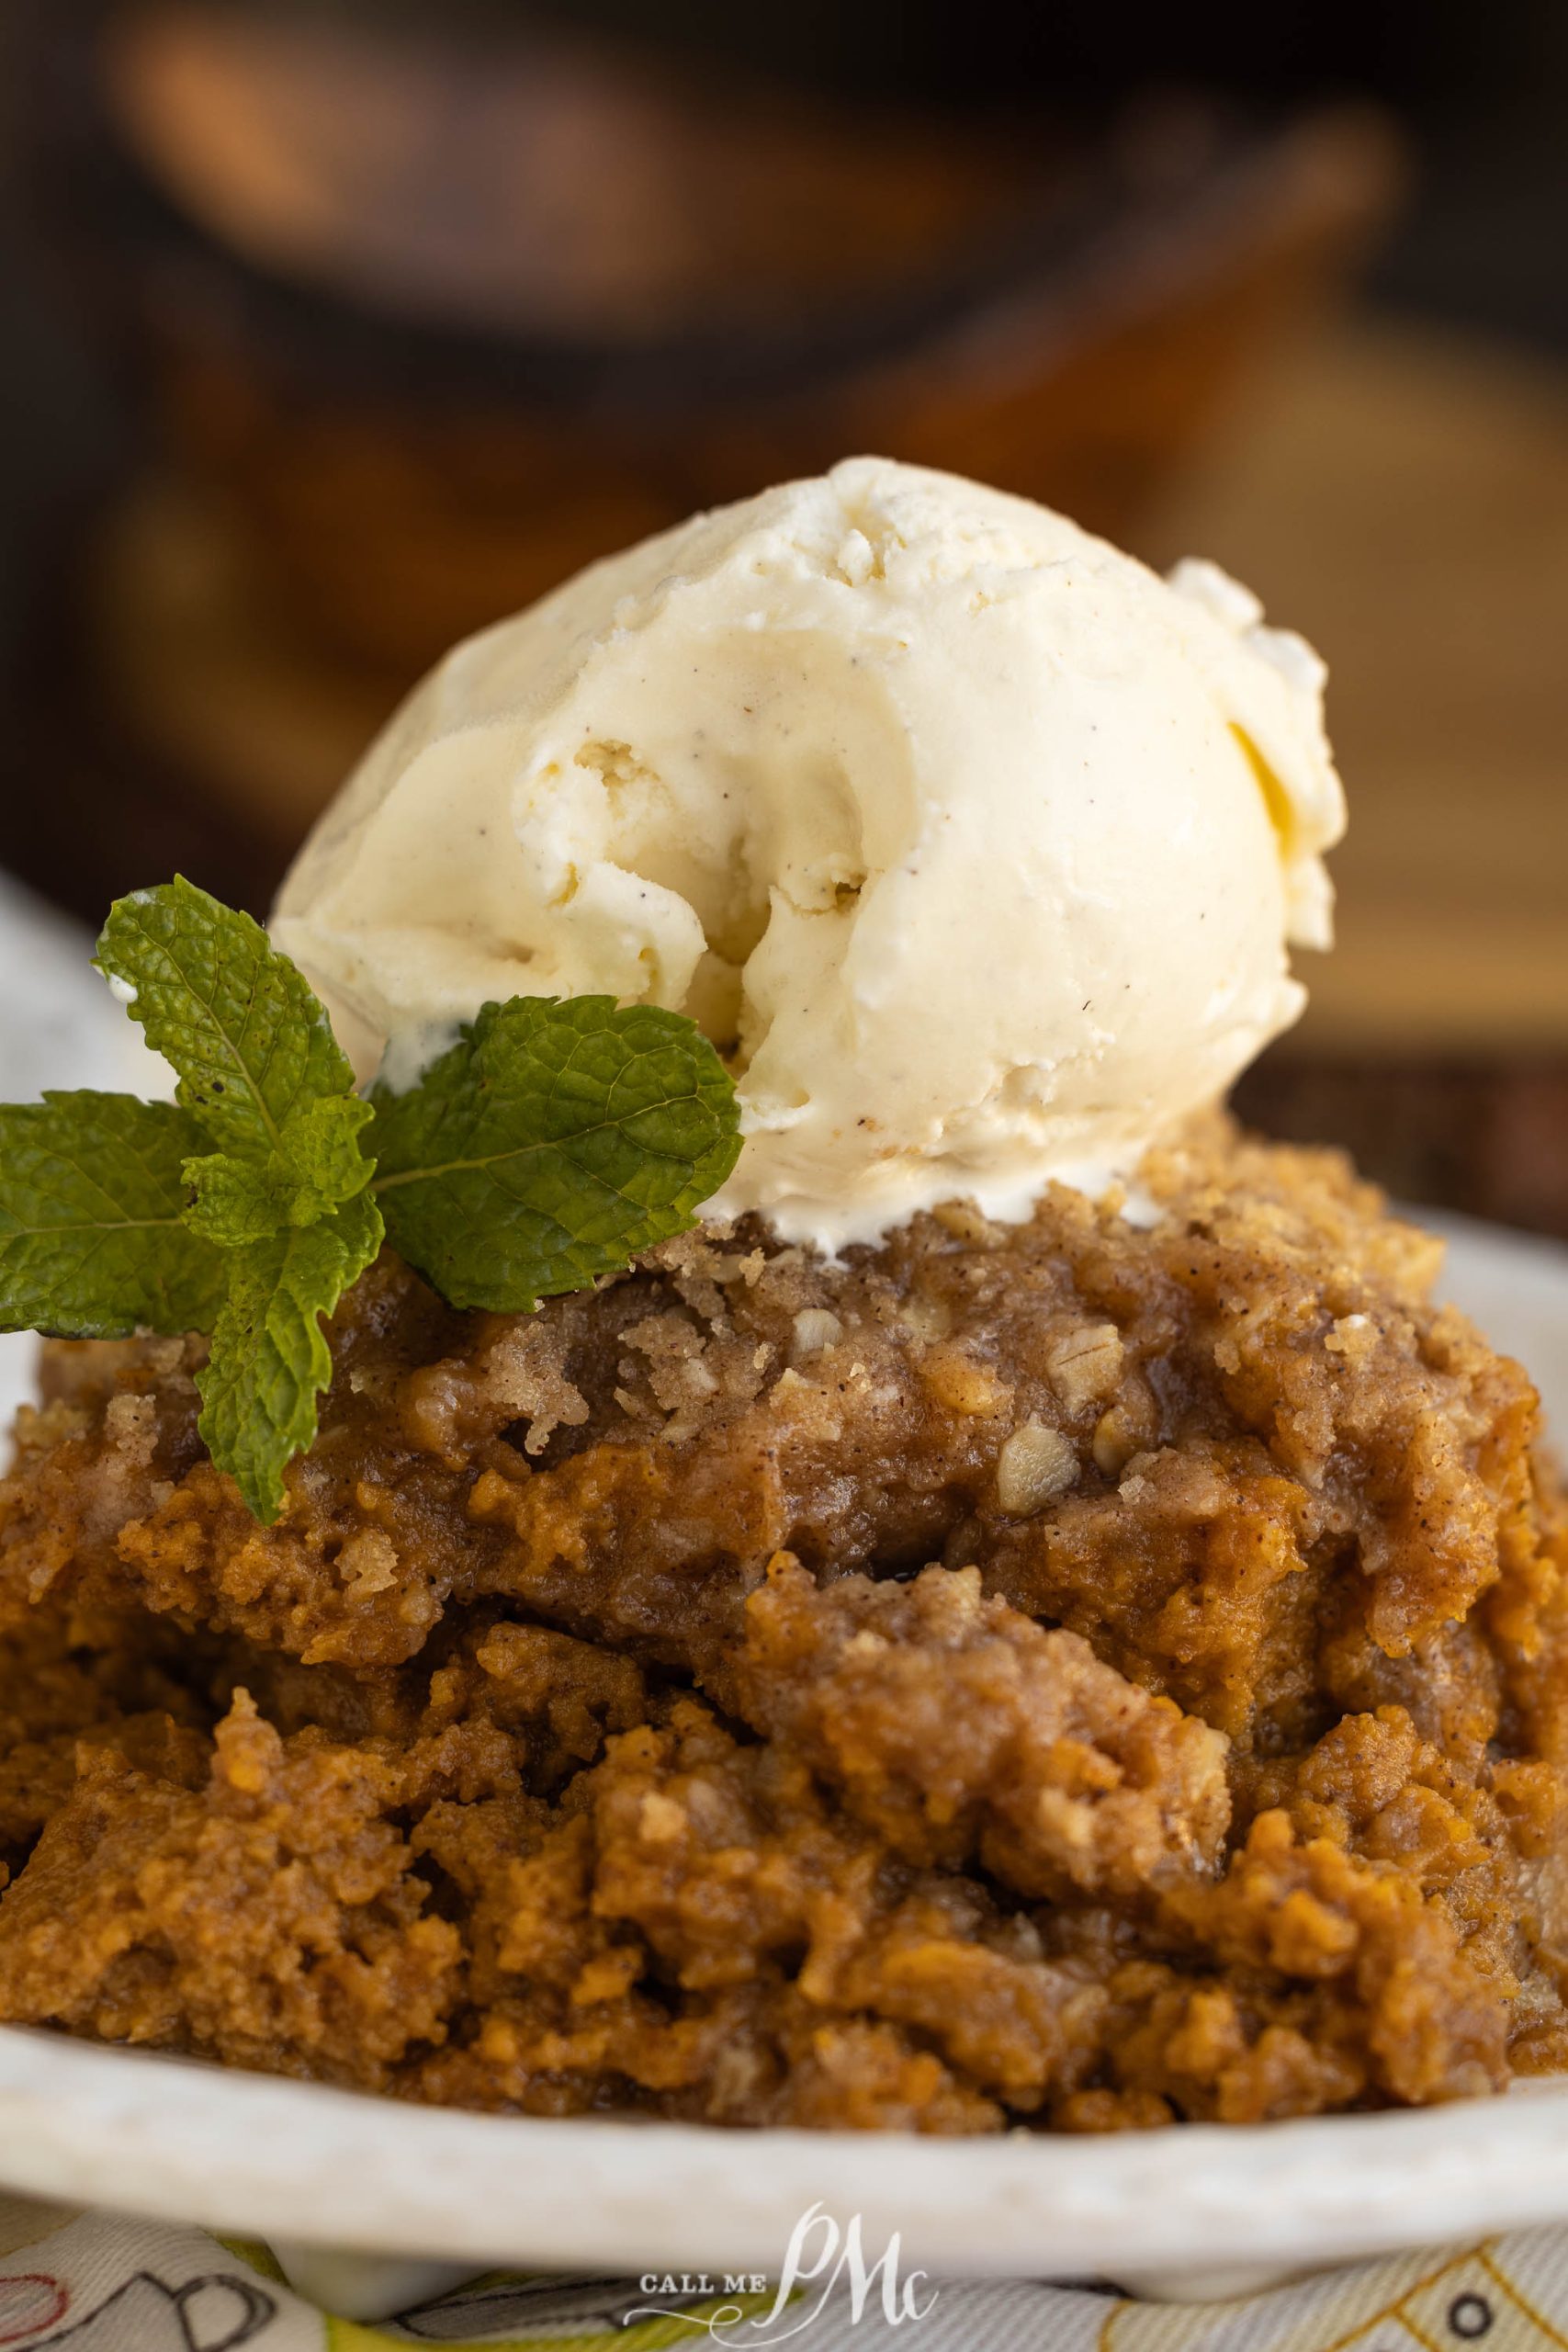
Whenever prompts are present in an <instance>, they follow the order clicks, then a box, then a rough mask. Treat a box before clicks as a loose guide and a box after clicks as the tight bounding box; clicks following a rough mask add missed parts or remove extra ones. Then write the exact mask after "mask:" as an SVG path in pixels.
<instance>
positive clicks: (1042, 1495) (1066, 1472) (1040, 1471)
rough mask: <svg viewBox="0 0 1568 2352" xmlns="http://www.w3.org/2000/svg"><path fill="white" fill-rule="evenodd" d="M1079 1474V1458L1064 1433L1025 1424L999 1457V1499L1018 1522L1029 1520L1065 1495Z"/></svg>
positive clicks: (1037, 1423)
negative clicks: (1035, 1513)
mask: <svg viewBox="0 0 1568 2352" xmlns="http://www.w3.org/2000/svg"><path fill="white" fill-rule="evenodd" d="M1077 1475H1078V1457H1077V1454H1076V1453H1074V1451H1073V1448H1072V1446H1071V1445H1070V1443H1069V1442H1068V1441H1067V1440H1066V1438H1065V1437H1064V1436H1063V1435H1062V1432H1061V1430H1054V1429H1052V1428H1051V1427H1050V1425H1049V1424H1048V1423H1047V1422H1045V1421H1025V1422H1024V1424H1023V1427H1022V1428H1021V1429H1017V1430H1014V1431H1013V1433H1012V1435H1011V1437H1010V1438H1009V1440H1008V1442H1007V1443H1006V1444H1005V1445H1004V1446H1003V1448H1002V1450H1001V1453H1000V1454H999V1455H998V1458H997V1500H998V1503H999V1504H1000V1505H1001V1507H1002V1509H1003V1510H1005V1511H1007V1512H1009V1513H1010V1515H1011V1516H1012V1517H1013V1518H1014V1519H1028V1518H1031V1517H1032V1514H1033V1513H1034V1512H1035V1511H1037V1510H1043V1509H1044V1507H1045V1505H1046V1504H1047V1503H1048V1502H1054V1501H1055V1498H1056V1497H1057V1496H1058V1495H1065V1494H1066V1491H1067V1489H1068V1487H1071V1486H1073V1485H1074V1484H1075V1483H1076V1482H1077Z"/></svg>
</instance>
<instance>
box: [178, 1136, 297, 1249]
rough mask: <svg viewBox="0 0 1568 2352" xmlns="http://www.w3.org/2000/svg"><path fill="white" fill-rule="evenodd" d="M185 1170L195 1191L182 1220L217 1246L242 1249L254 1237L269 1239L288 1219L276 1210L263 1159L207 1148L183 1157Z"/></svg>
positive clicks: (192, 1191)
mask: <svg viewBox="0 0 1568 2352" xmlns="http://www.w3.org/2000/svg"><path fill="white" fill-rule="evenodd" d="M184 1173H185V1180H186V1185H187V1186H188V1187H189V1190H190V1193H191V1194H192V1196H193V1197H192V1198H191V1199H190V1201H189V1204H188V1205H187V1207H186V1213H185V1219H186V1225H188V1226H189V1227H190V1229H191V1231H192V1232H193V1233H199V1234H200V1235H201V1236H202V1238H203V1239H204V1240H207V1241H210V1242H211V1243H213V1244H214V1246H215V1247H216V1248H218V1249H220V1250H243V1249H245V1248H247V1247H248V1246H249V1244H250V1243H251V1242H253V1241H266V1240H269V1239H270V1238H271V1237H272V1236H273V1235H274V1234H275V1233H279V1232H281V1231H282V1229H283V1227H285V1226H286V1225H287V1224H288V1218H287V1217H285V1216H281V1215H280V1214H279V1210H278V1198H277V1189H276V1185H275V1184H274V1183H273V1182H272V1179H271V1176H270V1173H269V1171H268V1168H267V1163H266V1161H265V1160H262V1161H260V1162H259V1163H258V1162H257V1161H255V1160H254V1159H240V1158H239V1157H238V1156H237V1155H236V1154H235V1153H234V1152H231V1151H213V1152H207V1153H204V1154H202V1155H201V1157H200V1158H197V1159H187V1160H186V1164H185V1171H184Z"/></svg>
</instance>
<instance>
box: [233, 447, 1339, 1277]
mask: <svg viewBox="0 0 1568 2352" xmlns="http://www.w3.org/2000/svg"><path fill="white" fill-rule="evenodd" d="M1322 688H1323V669H1322V665H1321V663H1320V662H1318V660H1317V658H1316V656H1315V655H1314V653H1313V652H1312V651H1311V650H1310V648H1309V647H1307V646H1306V645H1305V644H1304V643H1303V641H1302V639H1299V638H1297V637H1294V636H1292V635H1290V634H1288V633H1285V632H1281V631H1277V630H1273V629H1267V628H1263V627H1262V626H1261V613H1260V609H1259V606H1258V603H1257V601H1256V599H1255V598H1254V597H1252V596H1251V595H1250V594H1248V593H1247V591H1246V590H1245V589H1243V588H1241V587H1238V586H1237V585H1236V584H1235V582H1232V581H1230V580H1228V579H1226V577H1225V575H1224V573H1223V572H1221V571H1218V570H1217V569H1216V568H1215V567H1213V565H1210V564H1203V563H1186V564H1182V565H1179V567H1178V568H1177V570H1176V571H1175V572H1174V573H1173V574H1172V575H1171V577H1170V578H1169V580H1168V581H1166V580H1161V579H1159V578H1158V577H1156V574H1154V573H1153V572H1151V571H1147V570H1145V567H1144V566H1143V565H1142V564H1140V563H1137V562H1135V561H1134V560H1133V559H1132V558H1131V557H1128V556H1125V555H1122V554H1120V553H1118V552H1117V550H1116V549H1114V548H1111V547H1108V546H1107V545H1106V544H1105V543H1104V542H1103V541H1101V540H1099V539H1095V538H1092V537H1089V535H1088V534H1087V533H1086V532H1084V531H1081V530H1079V529H1078V528H1077V526H1076V525H1074V524H1072V523H1070V522H1068V521H1066V519H1065V518H1064V517H1063V516H1061V515H1055V514H1053V513H1051V512H1049V511H1048V510H1047V509H1046V508H1044V507H1042V506H1038V505H1035V504H1033V503H1031V502H1030V501H1028V500H1026V499H1022V498H1016V497H1011V496H1008V495H1005V494H1004V493H1002V492H998V491H994V490H989V489H986V488H983V487H982V486H980V485H979V484H977V483H975V482H970V481H961V480H959V479H958V478H956V477H954V476H952V475H946V474H939V473H932V472H928V471H925V470H923V469H919V468H916V467H910V466H904V465H896V464H893V463H890V462H887V461H886V460H883V459H879V458H852V459H850V460H848V461H847V462H845V463H844V464H842V465H839V466H836V467H835V468H834V469H833V470H832V471H831V472H830V473H829V474H826V475H824V476H822V477H820V478H819V479H817V480H813V481H798V482H791V483H788V484H785V485H784V487H783V488H781V489H777V490H771V491H767V492H763V493H762V495H761V496H760V497H757V498H753V499H750V500H747V501H745V502H744V503H741V504H739V505H734V506H728V507H724V508H721V509H719V510H718V511H716V512H715V513H713V514H708V515H698V516H696V517H695V518H694V520H693V521H691V522H689V523H687V524H684V525H682V526H681V527H680V528H678V529H676V530H672V531H669V532H666V533H665V534H663V535H662V536H661V537H658V538H654V539H649V540H648V541H646V542H645V543H644V544H643V545H641V546H640V547H636V548H631V549H629V550H628V551H627V552H626V553H625V554H623V555H619V556H614V557H611V558H609V559H608V560H605V561H604V562H601V563H598V564H595V565H593V566H592V567H591V568H590V569H589V570H588V571H584V572H582V573H581V574H580V575H579V576H578V577H577V578H576V579H574V580H570V581H569V582H567V583H566V584H565V585H564V586H563V587H561V588H559V589H558V590H557V591H556V592H555V594H552V595H550V596H547V597H546V598H545V599H544V600H543V601H542V602H541V603H539V604H537V605H534V606H533V607H532V608H531V609H530V610H529V611H527V612H525V613H522V614H520V615H518V616H517V617H516V618H514V619H513V620H508V621H503V622H502V623H501V624H500V626H499V627H497V628H492V629H490V630H487V631H486V632H485V633H484V634H483V635H481V636H479V637H476V638H472V639H469V640H468V642H467V643H466V644H463V645H460V646H458V647H457V649H456V650H455V651H453V652H452V653H450V654H449V655H448V656H447V657H446V660H445V661H444V662H442V663H441V664H440V665H439V667H438V668H437V669H436V670H435V671H434V673H432V674H431V675H430V676H429V677H428V678H427V679H426V680H425V681H424V683H423V685H421V686H420V687H419V688H418V689H417V690H416V691H415V693H414V694H413V695H412V697H411V698H410V700H409V701H408V702H407V703H406V704H405V705H404V707H403V708H402V710H401V711H400V713H399V714H398V716H397V717H396V718H394V719H393V721H392V722H391V724H390V725H389V728H388V729H387V730H386V731H385V733H384V734H383V735H382V736H381V737H380V739H379V740H378V742H377V743H376V744H375V745H374V746H373V747H372V749H371V751H370V752H369V753H368V754H367V758H366V759H365V761H364V763H363V764H362V765H361V766H360V768H359V770H358V771H357V773H356V774H355V775H354V776H353V777H352V778H351V779H350V781H349V783H348V784H347V785H346V786H345V787H344V790H343V792H342V793H341V794H340V796H339V797H338V798H337V800H336V801H335V802H334V804H333V807H332V808H331V809H329V810H328V811H327V813H326V815H325V816H324V817H323V818H322V819H321V822H320V824H319V825H318V826H317V828H316V830H315V831H314V833H313V834H312V835H311V837H310V841H309V842H307V844H306V846H305V848H304V850H303V851H302V852H301V854H300V855H299V860H298V861H297V863H296V865H295V866H294V869H293V871H292V873H291V874H290V875H289V876H288V881H287V882H286V884H285V886H284V888H283V891H282V894H281V897H280V899H279V901H278V906H277V910H276V917H275V921H274V926H273V928H274V933H275V936H276V940H277V942H278V944H279V945H280V946H282V947H283V948H285V949H286V950H287V951H288V954H289V955H290V956H293V957H294V958H295V959H296V961H297V962H298V963H299V965H301V966H302V967H303V968H304V970H305V971H306V972H307V973H308V974H309V976H310V978H311V980H312V981H313V982H314V984H315V985H316V987H317V988H318V989H320V990H321V994H322V995H323V997H324V998H325V1000H326V1001H327V1002H328V1004H329V1007H330V1009H331V1010H332V1012H333V1017H334V1020H335V1021H336V1022H337V1023H338V1026H339V1033H340V1035H342V1036H343V1037H344V1043H345V1044H346V1045H347V1046H348V1047H349V1049H350V1051H351V1052H352V1053H354V1054H355V1058H356V1060H357V1061H358V1063H359V1065H360V1067H361V1072H362V1075H363V1074H367V1073H368V1071H369V1070H371V1069H374V1068H375V1067H376V1065H377V1062H378V1059H379V1058H380V1057H381V1054H382V1051H383V1048H385V1049H386V1053H387V1064H386V1067H387V1071H388V1075H389V1078H390V1080H391V1082H392V1083H394V1084H397V1083H399V1082H400V1080H401V1079H406V1078H410V1077H412V1075H413V1074H414V1073H415V1072H416V1071H417V1069H419V1067H420V1066H421V1065H422V1064H423V1061H425V1060H427V1059H428V1058H429V1057H431V1055H432V1054H434V1052H436V1051H438V1050H439V1049H440V1048H441V1047H442V1046H445V1045H446V1044H447V1043H449V1042H450V1040H451V1038H452V1035H453V1034H454V1032H455V1029H456V1027H457V1023H460V1022H461V1021H463V1020H465V1019H468V1018H470V1017H471V1016H472V1015H473V1013H474V1012H477V1010H478V1009H479V1006H480V1005H481V1004H483V1003H484V1002H485V1001H487V1000H489V999H492V998H494V999H504V998H507V997H511V996H517V995H550V996H580V995H587V994H609V995H613V996H615V997H616V998H618V999H619V1000H620V1001H622V1002H624V1003H636V1002H649V1003H653V1004H659V1005H663V1006H667V1007H670V1008H671V1009H674V1010H678V1011H682V1012H688V1013H690V1014H692V1015H693V1016H694V1018H695V1019H696V1020H697V1021H698V1022H700V1023H701V1024H702V1026H703V1028H704V1029H705V1031H706V1033H707V1035H709V1036H710V1037H711V1038H713V1040H714V1041H715V1043H716V1044H717V1045H718V1046H720V1047H721V1048H722V1049H723V1050H724V1051H725V1052H726V1053H727V1054H728V1056H729V1057H731V1066H732V1068H733V1070H734V1073H735V1076H736V1079H737V1083H738V1088H739V1098H740V1104H741V1116H742V1131H743V1134H744V1136H745V1144H744V1148H743V1149H742V1152H741V1155H740V1159H739V1164H738V1166H737V1168H736V1170H735V1173H734V1175H733V1177H732V1178H731V1180H730V1182H729V1183H728V1185H727V1186H726V1188H725V1190H724V1192H723V1193H721V1194H720V1195H719V1196H718V1198H717V1199H716V1201H715V1202H714V1203H713V1204H712V1208H713V1211H714V1213H715V1214H718V1215H734V1214H738V1213H739V1212H741V1211H743V1210H749V1209H755V1210H759V1211H761V1213H762V1214H763V1215H764V1216H767V1217H768V1218H769V1219H770V1220H771V1222H772V1223H773V1226H774V1227H775V1228H776V1229H777V1230H779V1231H780V1232H781V1233H782V1234H783V1235H784V1237H785V1238H788V1239H792V1240H809V1241H813V1242H816V1243H818V1245H820V1246H821V1247H823V1248H825V1249H829V1250H833V1249H839V1248H841V1247H843V1246H844V1245H845V1244H847V1243H849V1242H852V1241H861V1240H872V1239H874V1238H878V1237H879V1236H880V1235H882V1234H883V1233H885V1232H886V1230H887V1229H888V1228H889V1227H891V1226H893V1225H895V1224H897V1223H899V1222H900V1221H902V1220H903V1219H905V1218H906V1217H908V1216H910V1215H912V1214H913V1213H914V1212H915V1211H916V1210H918V1209H920V1208H925V1207H930V1206H931V1205H932V1204H934V1203H936V1202H938V1201H941V1200H944V1199H949V1198H952V1197H953V1196H955V1195H959V1196H966V1197H969V1198H972V1199H975V1200H976V1201H978V1203H979V1204H980V1205H981V1206H982V1207H983V1208H984V1209H986V1210H987V1212H988V1213H989V1214H991V1215H993V1216H1000V1217H1016V1216H1022V1215H1023V1214H1025V1213H1026V1212H1027V1209H1028V1207H1029V1204H1031V1202H1032V1200H1033V1199H1034V1198H1035V1197H1036V1196H1037V1195H1038V1193H1039V1192H1040V1191H1041V1189H1042V1187H1043V1184H1044V1183H1045V1182H1047V1181H1048V1180H1049V1179H1051V1178H1053V1177H1057V1178H1062V1179H1065V1180H1066V1181H1068V1182H1077V1183H1083V1184H1086V1185H1094V1184H1097V1183H1100V1182H1103V1181H1104V1180H1105V1179H1106V1178H1107V1177H1109V1176H1110V1175H1111V1174H1115V1173H1120V1172H1123V1171H1127V1170H1131V1169H1132V1168H1133V1167H1134V1165H1135V1163H1136V1161H1137V1159H1138V1158H1139V1157H1140V1155H1141V1153H1142V1152H1143V1150H1144V1149H1145V1148H1146V1146H1147V1145H1148V1144H1149V1143H1150V1142H1152V1141H1154V1140H1156V1138H1157V1137H1158V1136H1160V1135H1162V1134H1163V1133H1165V1132H1167V1131H1168V1130H1169V1129H1170V1128H1171V1127H1172V1126H1174V1125H1176V1124H1178V1123H1179V1121H1180V1120H1181V1119H1182V1118H1183V1117H1184V1116H1185V1115H1186V1114H1189V1113H1190V1112H1192V1111H1194V1110H1196V1109H1198V1108H1200V1107H1201V1106H1202V1105H1204V1104H1205V1103H1209V1102H1210V1101H1212V1100H1213V1099H1214V1098H1215V1097H1217V1096H1218V1095H1219V1094H1221V1093H1222V1092H1223V1091H1224V1088H1225V1087H1226V1086H1227V1085H1228V1084H1229V1083H1230V1081H1231V1080H1233V1079H1234V1078H1235V1076H1236V1074H1237V1073H1238V1072H1239V1071H1240V1070H1241V1069H1243V1067H1244V1066H1245V1065H1246V1064H1247V1062H1249V1061H1250V1060H1251V1059H1252V1058H1253V1057H1254V1056H1255V1055H1256V1054H1257V1053H1258V1050H1259V1049H1260V1047H1262V1046H1264V1045H1266V1044H1267V1043H1268V1041H1269V1039H1270V1038H1271V1037H1273V1036H1275V1035H1277V1034H1278V1033H1279V1032H1280V1030H1281V1029H1283V1028H1284V1027H1286V1026H1287V1024H1288V1023H1290V1022H1292V1020H1293V1019H1294V1018H1295V1017H1296V1015H1297V1013H1298V1012H1300V1010H1301V1007H1302V1004H1303V1001H1304V996H1303V989H1302V988H1301V986H1300V984H1299V982H1298V981H1297V980H1295V979H1294V978H1292V975H1291V971H1290V966H1289V954H1288V951H1289V948H1290V946H1291V945H1292V944H1295V945H1303V946H1310V947H1324V946H1326V945H1327V944H1329V937H1330V904H1331V900H1330V891H1329V885H1328V879H1327V876H1326V874H1325V870H1324V867H1323V864H1322V854H1323V852H1324V851H1325V849H1327V848H1328V847H1329V846H1330V845H1331V844H1332V843H1333V842H1335V841H1336V840H1337V838H1338V836H1339V834H1340V832H1341V831H1342V830H1343V824H1344V803H1343V796H1342V794H1341V791H1340V786H1339V782H1338V778H1337V775H1336V774H1335V770H1334V766H1333V763H1332V760H1331V757H1330V754H1329V751H1328V746H1327V743H1326V741H1325V736H1324V730H1323V717H1322Z"/></svg>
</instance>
